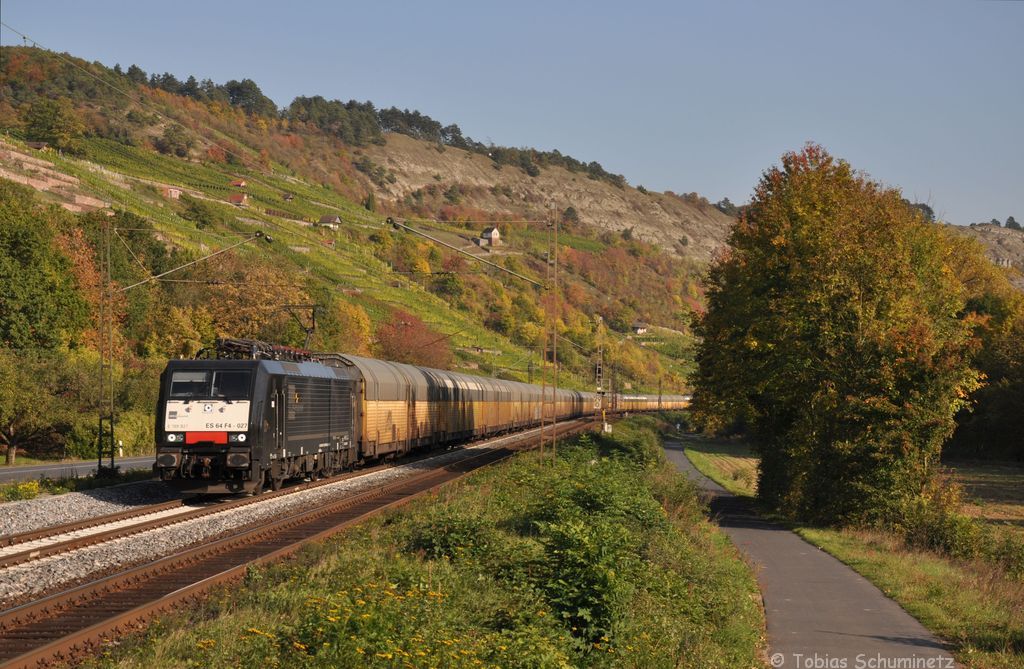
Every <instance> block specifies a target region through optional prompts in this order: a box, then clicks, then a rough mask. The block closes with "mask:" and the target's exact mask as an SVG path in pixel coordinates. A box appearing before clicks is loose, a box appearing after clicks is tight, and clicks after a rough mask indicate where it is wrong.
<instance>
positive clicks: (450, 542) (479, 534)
mask: <svg viewBox="0 0 1024 669" xmlns="http://www.w3.org/2000/svg"><path fill="white" fill-rule="evenodd" d="M492 535H493V525H491V524H489V523H488V522H487V521H485V520H483V519H482V518H476V517H473V516H469V515H466V514H461V513H459V512H457V511H456V510H454V509H452V508H451V507H447V506H442V507H438V508H436V509H434V510H433V511H432V512H431V513H430V514H428V515H427V516H426V517H425V518H423V519H422V520H419V521H418V522H416V523H415V524H414V525H413V527H412V529H411V531H410V536H409V539H408V541H407V543H406V550H408V551H411V552H421V551H422V553H423V554H424V556H425V557H427V558H429V559H431V560H439V559H442V558H446V559H449V560H453V559H457V558H463V557H466V556H468V555H472V554H476V553H479V552H480V551H482V550H484V549H486V548H487V546H488V544H489V543H490V539H491V538H492Z"/></svg>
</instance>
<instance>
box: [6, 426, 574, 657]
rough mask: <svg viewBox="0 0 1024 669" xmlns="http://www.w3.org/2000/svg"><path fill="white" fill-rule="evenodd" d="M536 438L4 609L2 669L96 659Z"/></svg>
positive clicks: (490, 447) (505, 443)
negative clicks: (127, 637)
mask: <svg viewBox="0 0 1024 669" xmlns="http://www.w3.org/2000/svg"><path fill="white" fill-rule="evenodd" d="M588 424H589V421H586V420H580V421H573V422H569V423H566V424H565V425H560V426H559V428H560V431H559V433H560V434H565V433H568V432H576V431H579V430H581V429H583V428H585V427H586V426H587V425H588ZM536 432H537V431H536V430H532V431H530V432H527V433H525V434H516V435H508V436H505V437H499V438H497V439H493V440H490V441H489V442H487V445H486V446H485V447H482V448H480V449H479V450H480V451H481V452H479V453H475V454H472V455H468V456H467V457H466V458H462V459H460V460H458V461H456V462H452V463H449V464H446V465H443V466H440V467H435V468H431V469H428V470H426V471H423V472H420V473H416V474H413V475H411V476H407V477H403V478H400V479H397V480H394V481H391V482H388V483H386V484H384V485H382V486H379V487H377V488H374V489H372V490H369V491H365V492H361V493H357V494H354V495H350V496H347V497H343V498H341V499H338V500H334V501H332V502H330V503H327V504H324V505H322V506H319V507H315V508H313V509H305V510H301V511H296V512H293V513H289V514H286V515H283V516H282V517H280V518H278V519H276V520H275V521H274V522H272V523H269V524H263V525H260V526H257V527H251V526H250V527H244V528H240V529H239V530H238V531H237V532H235V533H233V534H230V535H228V536H225V537H223V538H221V539H218V540H216V541H213V542H210V543H205V544H202V545H200V546H198V547H195V548H191V549H187V550H183V551H181V552H179V553H176V554H174V555H170V556H167V557H164V558H161V559H159V560H156V561H153V562H150V563H148V564H145V565H141V566H139V567H135V568H131V569H127V570H124V571H122V572H120V573H117V574H114V575H112V576H108V577H106V578H102V579H99V580H96V581H93V582H91V583H88V584H85V585H82V586H79V587H76V588H73V589H70V590H67V591H64V592H60V593H57V594H54V595H51V596H48V597H45V598H42V599H39V600H37V601H34V602H31V603H29V604H25V605H23V606H19V607H16V608H13V609H9V610H7V611H4V612H2V613H0V668H2V669H7V668H14V667H19V668H20V667H24V668H28V667H39V666H44V665H46V664H51V663H54V662H63V661H68V660H72V659H74V658H76V657H79V656H81V655H83V654H87V653H90V652H92V651H94V650H96V649H98V648H99V647H100V646H101V645H102V643H103V642H104V640H105V639H106V638H109V637H110V636H112V635H120V634H124V633H126V632H130V631H134V630H138V629H141V628H143V627H145V625H146V624H147V623H148V621H149V620H150V619H152V618H153V617H154V616H156V615H159V614H161V613H165V612H168V611H171V610H173V609H174V608H175V607H177V606H180V605H181V604H183V603H186V602H189V601H192V600H195V599H198V598H199V597H201V596H202V595H203V594H205V593H206V592H207V591H209V590H210V589H212V588H214V587H216V586H218V585H221V584H223V583H226V582H229V581H232V580H234V579H237V578H240V577H242V576H243V575H244V574H245V572H246V570H247V569H248V567H250V566H251V565H255V564H264V563H268V562H273V561H276V560H280V559H282V558H284V557H287V556H289V555H291V554H293V553H294V552H295V551H297V550H298V549H299V548H301V547H302V546H303V545H304V544H306V543H308V542H311V541H316V540H318V539H323V538H325V537H327V536H330V535H332V534H335V533H337V532H339V531H341V530H343V529H344V528H346V527H348V526H349V525H351V524H353V523H356V522H359V521H362V520H364V519H366V518H369V517H371V516H373V515H375V514H377V513H380V512H382V511H384V510H386V509H390V508H394V507H397V506H400V505H402V504H405V503H407V502H409V501H411V500H413V499H415V498H416V497H419V496H420V495H423V494H424V493H427V492H430V491H432V490H435V489H437V488H438V487H440V486H442V485H444V484H446V483H449V482H451V481H453V480H456V479H458V478H461V477H463V476H465V475H466V474H467V473H469V472H471V471H474V470H476V469H479V468H480V467H484V466H487V465H490V464H493V463H495V462H498V461H500V460H503V459H505V458H507V457H509V456H510V455H512V454H513V453H514V452H516V450H521V447H522V446H523V445H524V444H526V443H531V442H533V441H534V440H535V439H536V436H537V435H536ZM361 473H362V472H361ZM265 498H266V497H264V499H265ZM260 499H261V498H248V499H247V500H239V501H248V502H249V503H253V502H255V501H259V500H260ZM218 510H222V506H221V508H219V509H218Z"/></svg>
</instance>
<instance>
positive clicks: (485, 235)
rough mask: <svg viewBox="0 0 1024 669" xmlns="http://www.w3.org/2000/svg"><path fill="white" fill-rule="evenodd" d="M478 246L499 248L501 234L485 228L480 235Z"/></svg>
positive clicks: (494, 229)
mask: <svg viewBox="0 0 1024 669" xmlns="http://www.w3.org/2000/svg"><path fill="white" fill-rule="evenodd" d="M479 243H480V246H501V233H500V232H499V231H498V228H495V227H490V228H486V229H485V230H484V231H483V232H481V233H480V242H479Z"/></svg>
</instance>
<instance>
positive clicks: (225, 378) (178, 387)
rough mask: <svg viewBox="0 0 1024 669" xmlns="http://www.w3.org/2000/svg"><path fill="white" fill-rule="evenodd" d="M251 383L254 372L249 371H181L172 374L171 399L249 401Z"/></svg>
mask: <svg viewBox="0 0 1024 669" xmlns="http://www.w3.org/2000/svg"><path fill="white" fill-rule="evenodd" d="M251 382H252V372H250V371H248V370H239V369H231V370H214V369H201V370H200V369H196V370H189V371H184V370H179V371H176V372H173V373H172V374H171V394H170V399H172V400H207V399H225V400H244V399H249V387H250V385H251Z"/></svg>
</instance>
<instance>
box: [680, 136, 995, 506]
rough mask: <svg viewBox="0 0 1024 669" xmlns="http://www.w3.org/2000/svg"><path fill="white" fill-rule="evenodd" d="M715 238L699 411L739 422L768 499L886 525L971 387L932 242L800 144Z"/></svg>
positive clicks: (889, 198)
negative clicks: (719, 251)
mask: <svg viewBox="0 0 1024 669" xmlns="http://www.w3.org/2000/svg"><path fill="white" fill-rule="evenodd" d="M730 245H731V252H730V254H729V255H728V256H727V257H726V258H724V259H723V260H721V261H720V262H719V263H718V264H717V265H716V266H715V267H714V268H713V269H712V271H711V274H710V281H709V291H708V311H707V313H706V314H705V315H704V316H703V318H702V319H701V321H700V323H699V327H698V332H699V334H700V335H701V336H702V337H703V341H702V343H701V345H700V348H699V351H698V365H699V370H698V373H697V378H696V385H697V398H696V404H697V410H698V415H700V416H702V417H703V419H704V420H705V421H706V422H707V424H710V425H713V424H716V423H717V424H719V425H721V424H723V423H725V422H730V421H739V422H740V423H742V424H744V426H745V427H746V429H747V430H748V431H749V433H750V434H751V436H752V437H753V439H754V440H755V444H756V448H757V450H758V451H759V453H760V455H761V471H760V479H759V495H760V497H761V498H762V500H763V501H765V502H766V503H767V504H769V505H770V506H771V507H773V508H775V509H778V510H781V511H783V512H785V513H787V514H790V515H792V516H795V517H799V518H804V519H809V520H814V521H826V522H887V521H892V520H894V519H898V518H899V517H900V514H901V513H902V512H903V510H904V509H906V508H908V505H910V504H913V503H915V502H916V501H917V500H919V499H920V498H921V495H923V494H926V493H925V491H926V490H928V489H929V483H930V482H931V479H932V477H933V475H934V473H935V468H936V466H937V465H938V461H939V454H940V451H941V447H942V443H943V441H944V440H945V439H946V438H947V437H948V436H949V435H950V433H951V432H952V430H953V427H954V422H953V417H954V415H955V413H956V411H957V410H958V409H959V408H960V407H961V406H963V404H964V398H965V397H966V396H967V395H968V393H970V392H971V391H972V390H973V389H975V388H976V387H977V385H978V379H977V374H976V373H975V372H974V371H973V370H972V369H971V366H970V361H969V358H970V347H971V327H972V325H971V323H970V322H969V319H968V318H964V317H963V316H962V313H963V307H964V303H965V300H964V292H963V288H962V285H961V283H960V282H959V281H958V280H957V278H956V276H955V274H954V272H953V271H952V269H951V268H950V266H949V263H948V260H949V250H950V246H949V242H948V240H947V238H946V237H945V235H944V234H943V233H942V232H941V230H940V229H939V228H938V227H937V226H935V225H931V224H929V223H927V222H926V221H925V220H924V219H923V218H922V216H921V214H920V212H917V211H914V210H913V209H911V208H909V207H908V206H907V204H906V203H905V202H904V201H903V199H902V198H901V197H900V193H899V192H898V191H896V190H894V189H889V188H885V187H883V186H881V185H879V184H877V183H875V182H872V181H870V180H869V179H867V178H865V177H864V176H863V175H860V174H858V173H856V172H855V171H854V170H853V169H852V168H851V167H850V165H849V164H848V163H846V162H845V161H842V160H837V159H835V158H833V157H832V156H830V155H829V154H828V153H826V152H825V151H824V150H823V149H821V148H820V147H818V146H814V145H809V146H807V147H805V148H804V149H803V150H802V151H799V152H795V153H789V154H786V155H785V156H783V158H782V166H781V167H773V168H772V169H769V170H768V171H767V172H765V174H764V176H763V178H762V179H761V182H760V183H759V185H758V187H757V190H756V192H755V196H754V199H753V202H752V203H751V205H750V207H749V208H748V209H747V210H746V211H745V212H744V214H743V215H742V216H741V218H740V220H739V221H738V222H737V223H736V225H735V227H734V228H733V231H732V235H731V238H730Z"/></svg>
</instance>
